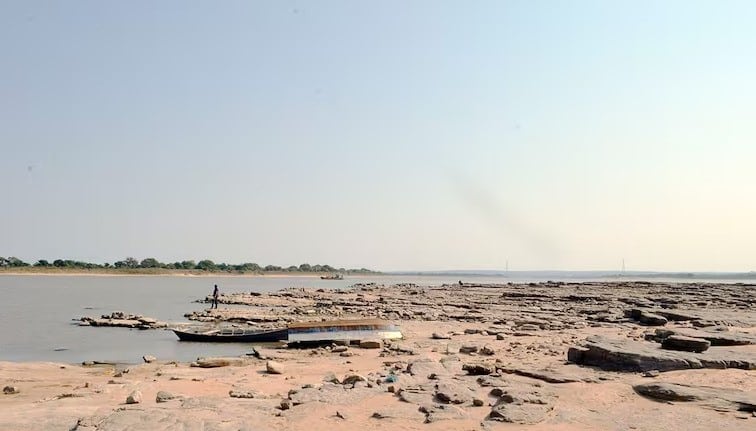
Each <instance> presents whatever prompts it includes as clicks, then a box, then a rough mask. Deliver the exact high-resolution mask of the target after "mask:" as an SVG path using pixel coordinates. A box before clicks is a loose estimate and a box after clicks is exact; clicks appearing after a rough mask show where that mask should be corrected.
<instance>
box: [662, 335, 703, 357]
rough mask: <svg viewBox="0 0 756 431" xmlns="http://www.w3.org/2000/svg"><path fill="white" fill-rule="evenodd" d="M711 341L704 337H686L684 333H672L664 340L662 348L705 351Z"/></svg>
mask: <svg viewBox="0 0 756 431" xmlns="http://www.w3.org/2000/svg"><path fill="white" fill-rule="evenodd" d="M710 346H711V343H710V342H709V341H708V340H704V339H703V338H693V337H686V336H684V335H670V336H669V337H667V338H665V339H664V340H663V341H662V348H663V349H667V350H682V351H685V352H698V353H701V352H705V351H706V350H709V347H710Z"/></svg>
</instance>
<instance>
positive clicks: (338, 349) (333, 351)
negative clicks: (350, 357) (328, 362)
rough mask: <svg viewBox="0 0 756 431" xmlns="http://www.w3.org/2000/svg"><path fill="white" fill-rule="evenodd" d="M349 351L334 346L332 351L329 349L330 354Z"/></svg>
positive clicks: (346, 348) (344, 347)
mask: <svg viewBox="0 0 756 431" xmlns="http://www.w3.org/2000/svg"><path fill="white" fill-rule="evenodd" d="M347 350H349V347H347V346H336V347H334V348H333V349H331V352H332V353H343V352H346V351H347Z"/></svg>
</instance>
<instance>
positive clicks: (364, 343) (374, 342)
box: [360, 340, 383, 349]
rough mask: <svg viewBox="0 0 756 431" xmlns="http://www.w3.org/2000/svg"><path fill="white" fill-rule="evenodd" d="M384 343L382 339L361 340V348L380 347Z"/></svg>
mask: <svg viewBox="0 0 756 431" xmlns="http://www.w3.org/2000/svg"><path fill="white" fill-rule="evenodd" d="M381 347H383V343H382V342H381V341H380V340H362V341H360V348H361V349H380V348H381Z"/></svg>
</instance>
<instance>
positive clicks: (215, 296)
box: [210, 284, 218, 310]
mask: <svg viewBox="0 0 756 431" xmlns="http://www.w3.org/2000/svg"><path fill="white" fill-rule="evenodd" d="M213 308H216V309H217V308H218V285H217V284H216V285H215V288H214V289H213V303H212V305H210V309H211V310H212V309H213Z"/></svg>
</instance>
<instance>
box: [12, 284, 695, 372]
mask: <svg viewBox="0 0 756 431" xmlns="http://www.w3.org/2000/svg"><path fill="white" fill-rule="evenodd" d="M459 278H460V276H458V275H448V276H412V275H394V276H369V277H345V279H344V280H320V279H319V278H317V277H218V278H212V277H171V276H106V277H100V276H95V277H92V276H82V277H79V276H49V275H43V276H31V275H27V276H11V275H0V298H2V301H1V302H0V361H53V362H67V363H73V362H81V361H85V360H98V361H113V362H123V363H137V362H140V361H141V357H142V355H145V354H150V355H154V356H156V357H158V358H159V359H161V360H179V361H191V360H194V359H196V358H197V357H198V356H213V355H241V354H244V353H246V352H248V351H249V347H250V345H247V344H237V343H231V344H214V343H191V342H179V341H178V339H177V338H176V336H175V335H174V334H173V332H171V331H167V330H149V331H140V330H136V329H134V330H132V329H126V328H92V327H80V326H76V325H75V324H74V323H73V322H72V319H78V318H79V317H81V316H93V317H96V316H99V315H101V314H105V313H110V312H112V311H125V312H129V313H137V314H142V315H145V316H150V317H155V318H157V319H159V320H164V321H168V322H186V320H185V319H184V317H183V315H184V313H187V312H189V311H193V310H201V309H203V308H205V307H206V305H205V304H200V303H194V302H193V301H195V300H197V299H200V298H204V297H205V296H206V295H208V294H210V293H211V292H212V286H213V284H215V283H217V284H218V285H219V287H220V289H221V292H248V291H255V292H271V291H276V290H279V289H283V288H287V287H313V288H321V287H322V288H346V287H349V286H351V285H353V284H355V283H361V282H367V283H369V282H375V283H384V284H392V283H400V282H409V283H416V284H419V285H441V284H443V283H454V282H456V281H457V280H458V279H459ZM461 278H463V279H464V280H465V281H475V282H481V283H504V282H507V281H510V280H511V278H505V277H501V276H498V277H497V276H468V275H465V276H462V277H461ZM539 278H540V277H532V276H531V277H529V279H528V280H524V279H516V280H515V281H541V280H539ZM545 279H547V277H544V278H543V280H545ZM657 281H659V280H657ZM688 281H690V280H688Z"/></svg>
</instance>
